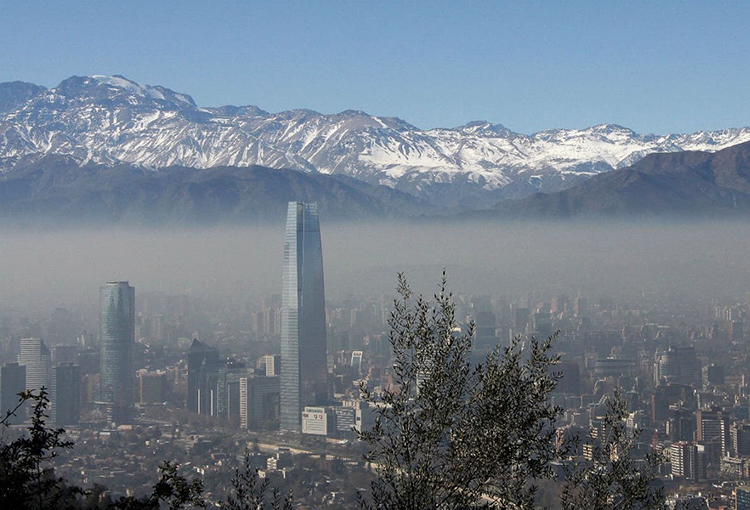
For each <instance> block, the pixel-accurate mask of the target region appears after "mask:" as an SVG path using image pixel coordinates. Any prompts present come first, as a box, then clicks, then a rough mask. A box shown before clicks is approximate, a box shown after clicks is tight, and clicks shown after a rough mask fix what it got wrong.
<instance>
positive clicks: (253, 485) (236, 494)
mask: <svg viewBox="0 0 750 510" xmlns="http://www.w3.org/2000/svg"><path fill="white" fill-rule="evenodd" d="M250 460H251V458H250V454H249V453H248V452H245V459H244V462H243V463H242V466H241V467H240V468H238V469H237V470H236V471H235V472H234V477H232V493H231V494H230V495H229V497H227V499H226V500H225V501H223V502H222V503H221V509H222V510H263V509H266V508H269V509H271V510H291V509H292V494H291V493H289V494H286V495H284V496H282V494H281V491H280V490H279V489H278V488H277V487H273V488H271V490H270V494H269V487H270V483H269V480H268V478H266V479H265V480H263V481H262V482H260V483H258V482H259V477H258V470H256V469H254V468H253V466H252V464H251V462H250ZM269 496H270V502H269V501H268V498H269ZM267 503H268V504H270V506H267Z"/></svg>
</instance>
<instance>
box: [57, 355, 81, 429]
mask: <svg viewBox="0 0 750 510" xmlns="http://www.w3.org/2000/svg"><path fill="white" fill-rule="evenodd" d="M50 402H51V404H52V405H51V409H50V419H51V420H52V423H54V424H55V425H57V426H63V425H77V424H78V420H79V419H80V416H81V370H80V367H79V366H78V365H76V364H74V363H59V364H57V365H55V367H54V368H53V369H52V389H51V392H50Z"/></svg>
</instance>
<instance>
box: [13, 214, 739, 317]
mask: <svg viewBox="0 0 750 510" xmlns="http://www.w3.org/2000/svg"><path fill="white" fill-rule="evenodd" d="M321 230H322V241H323V253H324V261H325V281H326V295H327V298H328V299H336V300H338V299H342V298H345V297H346V296H347V295H349V294H354V295H361V294H368V295H376V294H386V295H388V294H392V293H393V290H394V287H395V284H396V274H397V273H398V272H399V271H403V272H405V273H406V274H407V277H408V278H409V280H410V282H411V283H412V284H413V286H414V288H415V289H416V291H417V292H422V293H425V294H428V295H429V294H431V293H432V292H434V291H435V289H436V288H437V283H438V281H439V279H440V274H441V272H442V270H443V269H445V270H447V273H448V277H449V281H450V288H451V290H453V291H454V292H457V293H467V294H488V295H491V296H498V297H502V296H508V297H518V296H523V295H524V294H527V293H535V294H537V295H539V296H540V297H548V298H549V297H550V296H554V295H555V294H557V293H561V292H564V293H568V294H570V295H577V294H580V295H586V296H588V297H590V298H592V299H595V298H597V297H607V298H615V299H617V300H619V301H622V300H625V301H627V300H641V299H657V300H665V301H666V302H671V303H673V304H677V303H684V302H693V303H700V302H703V303H705V304H710V301H711V300H714V299H716V300H719V301H724V300H736V299H743V296H744V295H745V293H746V292H747V291H748V289H750V261H749V260H748V259H747V257H746V256H745V254H746V253H747V250H748V249H749V248H750V235H748V234H750V226H749V225H746V224H742V223H733V222H724V223H716V224H707V223H698V224H688V223H683V224H675V223H661V224H658V223H655V224H647V225H642V224H627V223H602V224H594V223H578V224H573V223H555V224H542V223H533V222H528V223H518V224H492V223H483V222H479V223H450V224H428V225H425V224H417V223H401V224H399V223H376V224H348V225H343V224H326V222H325V218H323V219H322V224H321ZM0 235H1V236H2V239H3V241H2V246H1V247H0V288H2V293H0V311H2V312H3V313H14V314H15V313H17V312H20V311H21V310H24V311H25V312H24V313H27V314H28V313H42V314H44V313H47V312H48V311H49V310H51V309H53V308H55V307H59V306H63V307H66V308H68V309H72V310H80V311H81V312H86V310H87V309H91V311H92V312H95V311H96V307H97V292H98V288H99V285H100V284H101V283H102V282H105V281H110V280H128V281H130V282H131V284H133V285H134V286H135V287H136V288H137V289H138V293H139V295H143V294H144V293H149V292H164V293H167V294H190V295H193V296H194V297H196V298H205V299H207V300H208V299H210V300H211V301H212V302H217V303H222V305H223V306H230V307H238V309H239V308H240V307H242V306H244V305H246V304H248V303H256V302H258V301H259V300H261V299H263V298H264V297H266V296H269V295H272V294H278V293H279V292H280V288H281V270H282V249H283V235H284V227H283V224H279V225H278V227H273V226H264V227H249V228H226V229H221V228H216V229H203V230H187V229H183V230H179V229H178V230H166V229H165V230H158V229H146V230H134V229H119V228H113V229H109V230H94V229H85V228H84V229H69V230H56V231H49V230H46V231H40V230H25V231H18V230H5V231H3V232H2V233H0Z"/></svg>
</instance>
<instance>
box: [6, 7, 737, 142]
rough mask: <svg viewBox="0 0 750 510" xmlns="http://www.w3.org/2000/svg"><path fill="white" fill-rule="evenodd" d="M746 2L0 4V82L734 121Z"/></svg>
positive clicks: (238, 98)
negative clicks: (105, 81)
mask: <svg viewBox="0 0 750 510" xmlns="http://www.w3.org/2000/svg"><path fill="white" fill-rule="evenodd" d="M749 26H750V2H718V1H717V2H699V1H696V2H676V1H675V2H672V1H658V2H654V1H649V2H627V1H619V2H614V1H612V2H607V1H591V2H573V1H571V2H554V1H551V0H550V1H547V2H531V1H520V0H519V1H518V2H512V3H511V2H500V1H496V2H484V1H468V0H467V1H453V2H442V1H416V2H389V1H353V0H349V1H333V0H331V1H318V2H314V1H309V0H308V1H299V2H296V1H295V2H288V1H276V2H270V1H269V2H249V1H248V2H232V1H215V2H210V1H208V0H206V1H204V2H193V1H188V0H182V1H179V2H168V1H149V2H141V1H131V2H120V1H111V0H110V1H70V2H59V1H56V2H41V1H34V2H23V1H20V0H13V1H10V0H6V1H5V2H3V5H2V6H1V7H0V48H2V51H0V81H11V80H23V81H31V82H35V83H39V84H42V85H46V86H54V85H56V84H57V83H59V82H60V81H61V80H62V79H64V78H67V77H68V76H71V75H74V74H75V75H84V74H122V75H125V76H127V77H129V78H131V79H134V80H136V81H139V82H142V83H148V84H152V85H154V84H160V85H164V86H167V87H169V88H172V89H174V90H177V91H179V92H185V93H188V94H191V95H192V96H193V98H194V99H195V100H196V102H197V103H198V104H200V105H204V106H217V105H221V104H256V105H258V106H260V107H261V108H264V109H266V110H270V111H279V110H285V109H289V108H311V109H314V110H318V111H321V112H325V113H333V112H338V111H342V110H345V109H359V110H365V111H367V112H369V113H372V114H375V115H385V116H399V117H401V118H403V119H405V120H407V121H409V122H411V123H413V124H415V125H417V126H419V127H424V128H430V127H451V126H456V125H460V124H464V123H466V122H469V121H472V120H480V119H482V120H489V121H490V122H493V123H502V124H504V125H505V126H506V127H508V128H510V129H513V130H514V131H518V132H524V133H531V132H535V131H539V130H542V129H550V128H560V127H586V126H589V125H594V124H598V123H604V122H612V123H617V124H622V125H624V126H628V127H631V128H633V129H635V130H636V131H640V132H654V133H667V132H690V131H695V130H700V129H721V128H725V127H740V126H747V125H750V30H748V27H749Z"/></svg>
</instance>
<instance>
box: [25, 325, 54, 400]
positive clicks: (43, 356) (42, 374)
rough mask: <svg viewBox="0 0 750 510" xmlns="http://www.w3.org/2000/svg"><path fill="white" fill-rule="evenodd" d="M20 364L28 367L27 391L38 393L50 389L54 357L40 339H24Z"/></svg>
mask: <svg viewBox="0 0 750 510" xmlns="http://www.w3.org/2000/svg"><path fill="white" fill-rule="evenodd" d="M18 363H19V364H21V365H24V366H26V389H27V390H34V391H38V390H39V389H41V388H42V386H44V387H45V388H47V390H49V387H50V365H51V363H52V357H51V356H50V352H49V349H48V348H47V346H46V345H44V340H42V339H40V338H22V339H21V353H20V354H19V355H18Z"/></svg>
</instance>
